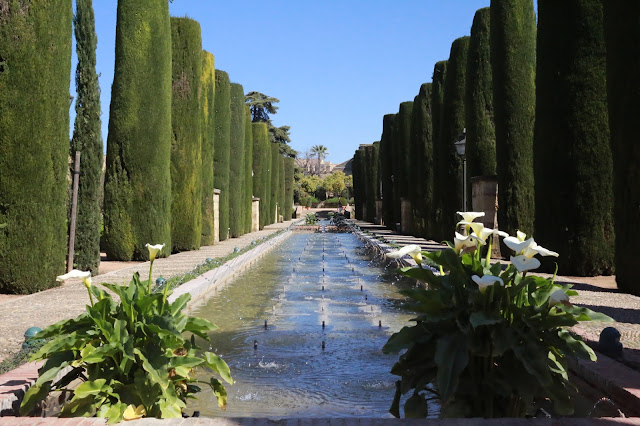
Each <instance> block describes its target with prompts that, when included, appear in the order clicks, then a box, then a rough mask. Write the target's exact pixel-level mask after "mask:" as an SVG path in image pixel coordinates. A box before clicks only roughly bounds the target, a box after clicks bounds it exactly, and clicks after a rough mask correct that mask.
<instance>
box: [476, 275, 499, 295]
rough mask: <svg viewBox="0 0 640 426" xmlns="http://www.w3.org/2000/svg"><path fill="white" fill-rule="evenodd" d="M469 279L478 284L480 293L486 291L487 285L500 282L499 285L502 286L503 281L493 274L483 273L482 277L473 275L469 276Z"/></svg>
mask: <svg viewBox="0 0 640 426" xmlns="http://www.w3.org/2000/svg"><path fill="white" fill-rule="evenodd" d="M471 279H472V280H473V282H474V283H476V284H478V289H479V290H480V293H484V292H485V291H487V287H490V286H492V285H495V284H496V283H500V285H501V286H502V287H504V281H502V278H500V277H496V276H493V275H484V276H482V277H479V276H477V275H474V276H472V277H471Z"/></svg>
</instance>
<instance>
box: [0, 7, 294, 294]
mask: <svg viewBox="0 0 640 426" xmlns="http://www.w3.org/2000/svg"><path fill="white" fill-rule="evenodd" d="M0 20H1V21H2V25H0V151H1V152H3V155H2V156H0V171H1V173H0V292H2V293H31V292H34V291H40V290H43V289H46V288H49V287H51V286H54V285H56V282H55V277H56V275H59V274H61V273H63V272H64V269H65V258H66V247H67V231H68V230H67V213H66V211H67V209H68V207H67V206H68V203H69V194H68V191H69V188H70V181H71V179H70V178H71V177H72V175H69V174H68V167H69V164H70V161H69V158H70V154H75V151H80V152H81V174H80V178H79V191H78V214H77V227H76V235H77V236H76V245H75V254H76V255H75V263H74V266H75V267H76V268H79V269H84V270H87V269H88V270H91V271H92V272H94V273H97V269H98V265H99V259H100V248H101V247H100V246H101V243H102V248H104V249H105V251H106V252H107V255H108V256H109V257H110V258H111V259H118V260H129V259H136V260H145V259H147V257H148V250H147V249H146V247H145V245H146V244H147V243H151V244H159V243H164V244H165V248H164V250H163V252H162V253H161V254H160V256H168V255H169V254H170V253H171V252H177V251H183V250H194V249H197V248H199V247H200V246H201V245H202V244H213V243H214V232H213V228H214V206H213V194H214V188H218V189H221V198H220V206H219V207H220V210H219V212H220V215H219V218H218V219H219V224H220V238H221V239H226V238H228V237H238V236H240V235H243V234H245V233H247V232H250V231H251V219H252V217H251V206H252V200H253V196H254V194H256V195H257V192H258V191H257V188H255V187H254V186H259V185H256V182H254V180H255V179H254V178H252V176H255V175H256V174H257V170H258V169H260V168H261V167H263V166H265V165H266V166H267V167H266V168H265V171H266V173H267V174H266V175H265V176H264V180H263V182H264V181H269V183H270V186H269V190H270V191H271V188H273V193H272V192H269V193H268V194H267V193H262V194H261V195H260V197H261V198H262V200H261V203H262V204H263V205H266V206H267V210H265V217H264V218H263V224H262V226H264V225H266V224H269V223H273V222H274V221H275V220H276V219H277V216H276V211H275V210H272V209H274V208H275V207H276V206H278V209H279V210H278V213H277V214H279V215H284V216H285V217H286V218H287V219H290V217H291V209H284V208H283V206H285V205H287V203H289V204H292V203H293V159H287V160H285V159H284V158H283V157H282V156H280V155H279V152H278V151H277V150H276V152H278V155H277V156H272V155H271V154H272V151H273V150H272V147H271V145H273V146H276V145H275V144H271V143H270V142H269V138H268V135H267V133H266V128H265V129H264V132H263V133H264V134H262V136H264V137H263V139H264V141H265V142H266V144H267V145H266V148H267V149H269V158H268V162H267V161H266V160H267V159H266V158H265V159H262V158H261V159H260V161H261V162H262V161H264V163H261V164H256V163H255V162H254V160H255V156H254V155H253V148H254V142H255V140H256V139H255V138H254V136H253V131H254V129H255V128H256V127H259V126H256V125H253V124H252V123H251V114H250V111H249V107H248V106H247V105H245V99H244V91H243V87H242V86H241V85H239V84H236V83H230V81H229V77H228V75H227V73H225V72H224V71H219V70H215V66H214V58H213V55H212V54H211V53H209V52H206V51H204V50H202V38H201V29H200V24H199V23H198V22H196V21H194V20H192V19H188V18H170V17H169V7H168V2H167V1H166V0H147V1H143V2H141V1H138V0H119V1H118V9H117V28H116V62H115V73H114V81H113V86H112V96H111V105H110V116H109V132H108V139H107V156H106V172H105V175H104V186H103V184H102V176H103V175H102V162H103V154H102V153H103V144H102V139H101V131H100V128H101V124H100V101H99V99H100V88H99V86H98V78H97V74H96V69H95V65H96V56H95V51H96V45H97V37H96V33H95V22H94V12H93V5H92V0H77V2H76V14H75V16H74V15H73V10H72V2H71V0H47V1H41V2H9V3H8V4H7V7H5V8H4V9H3V10H2V11H0ZM72 22H73V23H74V24H75V35H76V41H77V43H76V49H77V53H78V68H77V70H76V86H77V98H76V121H75V125H74V132H73V138H72V140H71V144H69V138H68V129H69V86H70V74H71V45H72V43H71V41H72V40H71V37H72ZM257 133H258V135H261V132H260V131H258V132H257ZM276 148H277V146H276ZM289 160H290V161H289ZM272 163H273V164H274V166H273V167H272ZM71 167H72V168H73V164H71ZM271 180H273V184H272V185H271ZM287 185H288V187H287ZM103 188H104V190H103ZM103 197H104V203H103ZM272 203H273V204H272ZM103 205H104V208H103ZM272 206H273V207H272ZM287 212H288V215H287ZM101 216H103V220H101ZM102 225H104V235H103V237H102V241H100V228H101V226H102Z"/></svg>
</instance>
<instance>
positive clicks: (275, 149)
mask: <svg viewBox="0 0 640 426" xmlns="http://www.w3.org/2000/svg"><path fill="white" fill-rule="evenodd" d="M270 148H271V167H270V180H271V187H270V191H271V192H270V194H271V196H270V198H269V215H270V216H269V222H268V223H274V222H275V221H276V214H277V212H278V208H279V207H280V204H279V203H278V202H279V199H278V198H279V194H280V145H279V144H277V143H272V144H271V147H270Z"/></svg>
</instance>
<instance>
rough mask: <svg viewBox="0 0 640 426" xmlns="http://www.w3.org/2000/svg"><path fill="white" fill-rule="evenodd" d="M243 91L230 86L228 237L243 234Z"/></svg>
mask: <svg viewBox="0 0 640 426" xmlns="http://www.w3.org/2000/svg"><path fill="white" fill-rule="evenodd" d="M244 107H245V104H244V89H243V88H242V85H240V84H237V83H232V84H231V131H230V138H229V139H230V157H229V190H228V192H229V228H230V232H231V235H230V237H233V238H236V237H239V236H241V235H242V234H244V220H245V218H244V215H245V211H244V206H243V202H244V201H245V198H246V194H245V192H244V175H245V164H244V152H245V150H244V142H245V140H244V139H245V137H244V120H245V114H246V112H245V109H244Z"/></svg>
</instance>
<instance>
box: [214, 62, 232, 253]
mask: <svg viewBox="0 0 640 426" xmlns="http://www.w3.org/2000/svg"><path fill="white" fill-rule="evenodd" d="M214 114H215V125H216V131H215V135H214V139H213V145H214V153H213V185H214V186H215V187H216V189H219V190H220V204H219V207H218V224H219V226H220V228H219V229H220V241H224V240H226V239H227V237H228V236H229V172H230V166H229V160H230V150H231V145H230V144H231V84H230V83H229V74H227V73H226V72H225V71H220V70H216V95H215V112H214Z"/></svg>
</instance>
